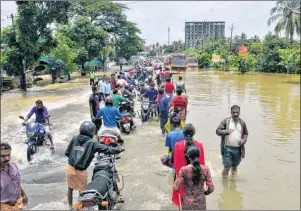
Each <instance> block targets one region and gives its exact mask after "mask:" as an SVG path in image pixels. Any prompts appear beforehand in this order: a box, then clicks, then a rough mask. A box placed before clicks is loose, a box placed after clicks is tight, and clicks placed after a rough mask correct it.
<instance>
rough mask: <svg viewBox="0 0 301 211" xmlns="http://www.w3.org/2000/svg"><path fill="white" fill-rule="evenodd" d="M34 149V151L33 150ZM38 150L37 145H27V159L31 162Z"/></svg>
mask: <svg viewBox="0 0 301 211" xmlns="http://www.w3.org/2000/svg"><path fill="white" fill-rule="evenodd" d="M33 149H34V151H33ZM36 151H37V145H35V144H34V145H31V146H28V147H27V161H28V162H30V161H31V160H32V157H33V155H34V154H35V153H36Z"/></svg>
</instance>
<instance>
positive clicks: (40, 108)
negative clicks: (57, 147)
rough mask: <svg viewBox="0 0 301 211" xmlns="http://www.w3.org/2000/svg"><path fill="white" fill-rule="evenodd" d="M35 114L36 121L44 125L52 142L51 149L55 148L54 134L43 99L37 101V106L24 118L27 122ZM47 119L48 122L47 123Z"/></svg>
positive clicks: (46, 133)
mask: <svg viewBox="0 0 301 211" xmlns="http://www.w3.org/2000/svg"><path fill="white" fill-rule="evenodd" d="M33 114H35V115H36V122H37V123H40V124H42V125H43V128H44V131H45V135H46V136H47V137H48V139H49V141H50V144H51V146H50V149H52V150H53V149H54V145H53V139H52V135H51V132H50V127H49V125H50V123H49V115H48V110H47V108H46V107H45V106H44V105H43V102H42V101H41V100H37V101H36V106H34V107H32V109H31V110H30V112H29V113H28V115H27V116H26V117H25V120H24V121H25V123H27V121H28V120H29V119H30V118H31V116H32V115H33ZM46 120H47V123H46Z"/></svg>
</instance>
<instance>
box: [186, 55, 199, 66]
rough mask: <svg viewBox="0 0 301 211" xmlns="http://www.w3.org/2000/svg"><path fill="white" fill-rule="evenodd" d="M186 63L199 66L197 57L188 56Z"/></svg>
mask: <svg viewBox="0 0 301 211" xmlns="http://www.w3.org/2000/svg"><path fill="white" fill-rule="evenodd" d="M187 64H188V67H198V66H199V62H198V58H196V57H188V59H187Z"/></svg>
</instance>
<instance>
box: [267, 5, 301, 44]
mask: <svg viewBox="0 0 301 211" xmlns="http://www.w3.org/2000/svg"><path fill="white" fill-rule="evenodd" d="M270 13H271V17H270V18H269V20H268V25H269V26H270V25H271V24H272V23H273V22H275V21H276V20H278V23H277V24H276V26H275V29H274V31H275V33H277V34H278V33H279V32H281V31H282V30H284V31H285V35H286V37H287V38H290V40H291V42H293V37H294V35H295V34H296V35H298V36H300V1H299V0H295V1H283V0H279V1H277V3H276V6H275V7H273V8H272V9H271V11H270Z"/></svg>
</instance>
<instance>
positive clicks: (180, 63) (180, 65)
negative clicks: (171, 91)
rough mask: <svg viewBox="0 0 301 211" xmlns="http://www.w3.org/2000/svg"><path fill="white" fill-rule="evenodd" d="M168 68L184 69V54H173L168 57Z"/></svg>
mask: <svg viewBox="0 0 301 211" xmlns="http://www.w3.org/2000/svg"><path fill="white" fill-rule="evenodd" d="M170 70H171V71H173V70H177V71H186V70H187V61H186V56H185V55H184V54H173V55H172V56H171V58H170Z"/></svg>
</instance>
